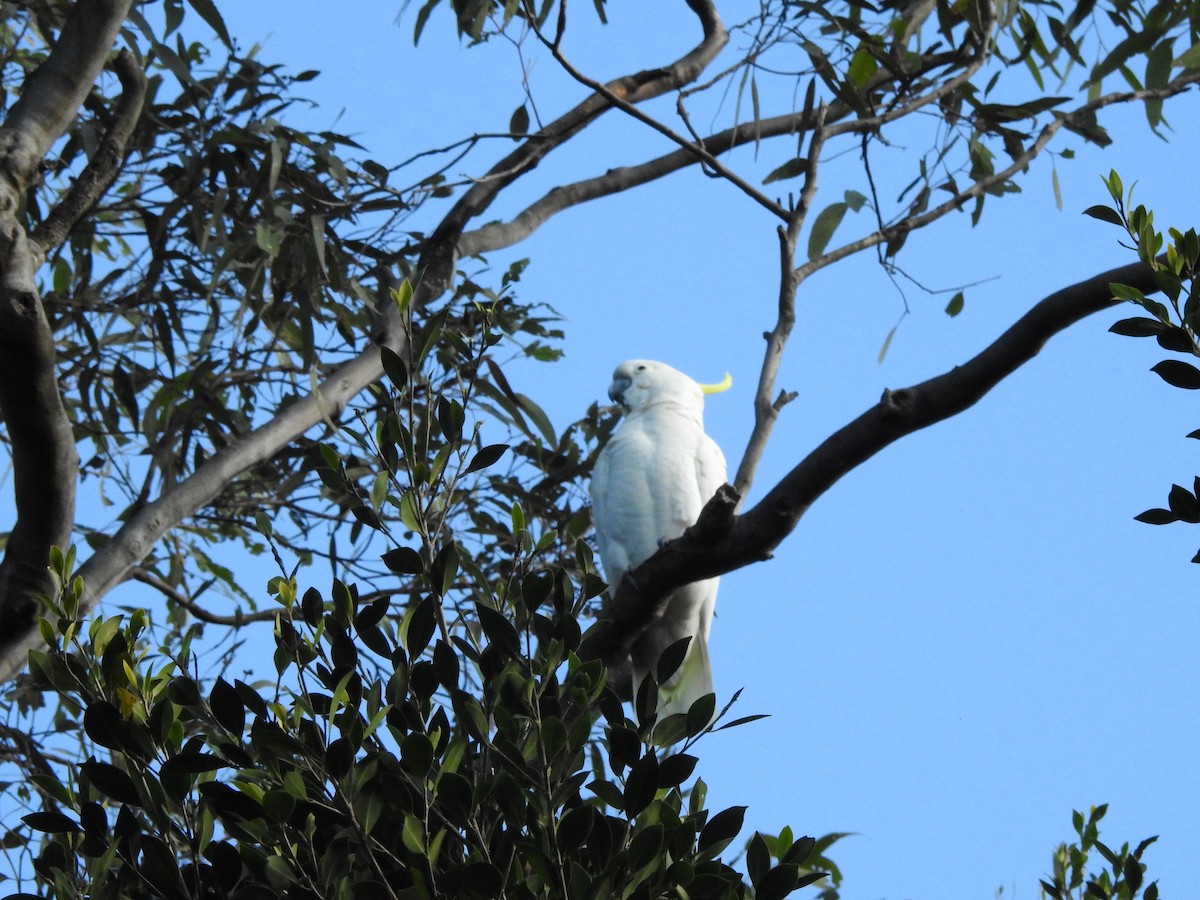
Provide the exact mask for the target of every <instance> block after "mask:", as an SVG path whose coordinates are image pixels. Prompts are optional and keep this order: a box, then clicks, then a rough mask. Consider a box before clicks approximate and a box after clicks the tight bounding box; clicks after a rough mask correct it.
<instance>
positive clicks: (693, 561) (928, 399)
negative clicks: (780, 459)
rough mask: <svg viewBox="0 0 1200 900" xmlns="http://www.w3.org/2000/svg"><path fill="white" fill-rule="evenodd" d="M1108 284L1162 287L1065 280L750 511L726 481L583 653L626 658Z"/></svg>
mask: <svg viewBox="0 0 1200 900" xmlns="http://www.w3.org/2000/svg"><path fill="white" fill-rule="evenodd" d="M1112 283H1120V284H1128V285H1131V286H1133V287H1136V288H1138V289H1139V290H1141V291H1142V292H1144V293H1147V294H1151V293H1154V292H1156V291H1157V290H1158V288H1157V286H1156V285H1155V282H1154V277H1153V273H1152V271H1151V268H1150V266H1148V265H1147V264H1145V263H1142V262H1137V263H1132V264H1130V265H1127V266H1122V267H1121V268H1119V269H1112V270H1110V271H1108V272H1103V273H1101V274H1099V275H1096V276H1094V277H1092V278H1089V279H1087V280H1086V281H1082V282H1079V283H1078V284H1074V285H1071V286H1070V287H1067V288H1063V289H1062V290H1060V291H1057V292H1055V293H1053V294H1051V295H1050V296H1048V297H1046V298H1045V299H1043V300H1041V301H1040V302H1039V303H1037V305H1035V306H1034V307H1033V308H1032V309H1031V310H1030V311H1029V312H1027V313H1026V314H1025V315H1024V316H1022V317H1021V318H1020V319H1019V320H1018V321H1017V322H1016V324H1014V325H1013V326H1012V327H1011V328H1009V329H1008V330H1007V331H1006V332H1004V334H1002V335H1001V336H1000V337H999V338H997V339H996V340H995V341H994V342H993V343H992V344H991V345H989V346H988V347H987V348H986V349H984V350H983V352H981V353H980V354H979V355H978V356H976V357H974V358H973V359H971V360H970V361H968V362H967V363H965V364H963V365H962V366H958V367H956V368H954V369H951V370H950V371H949V372H946V373H944V374H942V375H939V376H937V377H935V378H931V379H930V380H928V381H925V382H922V383H921V384H918V385H915V386H913V387H910V388H902V389H900V390H894V391H893V390H889V391H885V392H884V395H883V397H882V398H881V399H880V401H879V402H878V403H877V404H876V405H875V406H873V407H872V408H871V409H869V410H867V411H866V412H865V413H863V414H862V415H861V416H859V417H858V418H857V419H855V420H854V421H853V422H851V423H850V424H848V425H846V426H845V427H843V428H842V429H841V430H839V431H837V432H836V433H835V434H833V435H831V436H830V437H829V438H827V439H826V440H825V441H824V442H823V443H822V444H821V445H820V446H819V447H817V448H816V449H815V450H813V452H812V453H810V454H809V455H808V456H807V457H806V458H805V459H804V460H803V461H801V462H800V464H799V465H797V466H796V467H795V468H794V469H792V470H791V472H789V473H788V474H787V475H786V476H785V477H784V478H783V479H782V480H781V481H780V482H779V483H778V484H777V485H775V487H774V488H772V489H771V491H770V492H769V493H768V494H767V495H766V496H765V497H763V499H762V500H761V501H759V503H758V504H757V505H755V506H754V508H753V509H751V510H749V511H748V512H746V513H745V514H744V515H742V516H736V517H735V516H734V514H733V512H734V508H735V506H736V504H737V499H738V498H737V495H736V493H735V492H733V491H732V489H730V488H728V487H726V488H724V489H722V491H720V492H718V494H717V496H716V497H714V498H713V500H712V501H710V502H709V504H708V505H707V506H706V507H705V509H704V511H703V512H702V513H701V517H700V522H698V523H697V525H696V526H693V527H692V528H690V529H688V531H687V532H686V533H685V534H684V535H683V536H682V537H680V538H679V539H677V540H674V541H670V542H668V543H667V544H665V545H664V546H663V547H662V548H661V549H660V550H659V551H658V552H657V553H655V554H654V556H652V557H650V558H649V559H648V560H646V561H645V562H644V563H642V564H641V565H640V566H638V567H637V569H635V570H634V571H633V572H631V573H630V574H629V575H628V576H627V577H626V579H625V581H624V582H622V584H621V585H620V588H619V590H618V591H617V593H616V596H615V597H613V598H611V599H610V600H609V602H607V603H606V604H605V607H604V609H603V611H602V613H601V620H600V621H599V622H597V623H596V625H595V626H593V628H592V629H591V630H590V631H589V632H588V635H587V638H586V641H585V644H584V647H583V649H582V653H584V654H585V655H587V656H589V657H592V658H596V657H600V658H605V659H611V660H613V661H614V663H619V662H621V661H622V660H623V658H624V657H625V655H626V654H627V653H628V650H629V647H630V646H631V644H632V642H633V640H634V638H636V637H637V635H638V634H639V633H640V631H641V629H642V628H644V627H645V626H646V625H647V624H648V623H649V622H651V621H652V620H653V619H655V618H656V617H657V616H658V615H660V614H661V610H662V607H663V606H664V603H665V598H666V597H667V595H668V594H669V593H670V592H671V591H672V590H674V589H675V588H678V587H680V586H681V585H684V584H688V583H690V582H693V581H698V580H701V579H704V578H712V577H714V576H717V575H723V574H725V573H726V572H732V571H734V570H735V569H740V568H741V567H743V566H746V565H749V564H751V563H755V562H761V561H763V560H766V559H769V558H770V557H771V555H772V552H773V551H774V549H775V548H776V547H777V546H778V545H779V544H780V543H781V542H782V541H783V540H784V539H785V538H786V537H787V536H788V535H789V534H791V532H792V531H793V530H794V529H795V527H796V525H797V523H798V522H799V521H800V518H801V517H802V516H803V515H804V513H805V512H806V511H807V510H808V508H809V507H810V506H811V505H812V504H813V503H814V502H815V501H816V500H817V498H818V497H820V496H821V495H822V494H824V493H825V492H826V491H827V490H829V489H830V488H831V487H832V486H833V485H834V484H835V483H837V481H838V480H839V479H840V478H841V477H842V476H843V475H845V474H846V473H847V472H849V471H851V470H852V469H854V468H856V467H857V466H859V465H861V464H862V463H863V462H865V461H866V460H868V459H870V458H871V457H872V456H874V455H875V454H876V453H878V452H879V451H880V450H882V449H884V448H885V447H887V446H889V445H890V444H892V443H894V442H895V441H897V440H899V439H900V438H902V437H904V436H905V435H908V434H912V433H913V432H914V431H918V430H920V429H922V428H926V427H928V426H929V425H933V424H934V423H936V422H940V421H942V420H944V419H948V418H950V417H951V416H955V415H957V414H958V413H960V412H962V411H964V410H966V409H967V408H969V407H970V406H972V405H974V404H975V403H976V402H978V401H979V400H980V399H981V398H982V397H983V396H984V395H985V394H986V393H987V392H988V391H990V390H991V389H992V388H993V387H995V386H996V385H997V384H999V383H1000V382H1001V381H1003V380H1004V379H1005V378H1007V377H1008V376H1009V375H1011V374H1012V373H1013V372H1015V371H1016V370H1017V369H1018V368H1019V367H1020V366H1021V365H1023V364H1024V363H1026V362H1028V361H1029V360H1030V359H1032V358H1033V357H1034V356H1036V355H1037V353H1038V352H1039V351H1040V350H1041V348H1042V347H1043V346H1044V345H1045V343H1046V341H1048V340H1049V339H1050V338H1051V337H1053V336H1054V335H1055V334H1057V333H1058V332H1060V331H1062V330H1063V329H1065V328H1067V327H1068V326H1070V325H1072V324H1074V323H1075V322H1078V321H1079V320H1081V319H1083V318H1085V317H1087V316H1090V315H1091V314H1093V313H1095V312H1099V311H1100V310H1103V309H1108V308H1109V307H1111V306H1113V305H1114V304H1116V303H1117V302H1119V301H1116V300H1114V299H1113V296H1112V292H1111V290H1110V289H1109V285H1110V284H1112Z"/></svg>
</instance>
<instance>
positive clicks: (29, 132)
mask: <svg viewBox="0 0 1200 900" xmlns="http://www.w3.org/2000/svg"><path fill="white" fill-rule="evenodd" d="M131 3H132V0H88V2H86V3H76V4H74V5H73V7H72V9H71V13H70V16H69V17H68V18H67V21H66V23H65V24H64V25H63V30H62V33H61V34H60V35H59V37H58V40H57V41H56V42H55V44H54V49H53V50H52V51H51V52H50V55H49V56H48V57H47V58H46V61H45V62H44V63H42V64H41V65H40V66H38V68H37V69H35V70H34V71H33V73H32V74H30V76H29V78H28V79H26V81H25V84H24V85H23V86H22V88H21V96H20V98H19V99H18V100H17V102H16V103H15V104H13V107H12V109H11V110H10V111H9V113H8V116H7V118H6V119H5V121H4V125H3V127H0V180H2V181H4V182H6V184H4V186H3V189H0V215H11V214H12V213H13V212H14V211H15V210H16V208H17V204H18V202H19V200H20V197H21V194H22V192H23V191H24V189H25V188H26V187H28V186H29V185H30V184H31V183H32V182H33V179H34V177H35V176H36V174H37V167H38V166H39V165H40V164H41V162H42V160H43V159H44V158H45V156H46V154H47V153H49V152H50V148H51V147H52V146H53V145H54V142H55V141H57V140H58V139H59V138H60V137H62V136H63V135H64V134H65V133H66V131H67V129H68V128H69V127H70V126H71V123H72V122H73V121H75V116H76V114H77V113H78V111H79V107H80V106H81V105H82V103H83V101H84V99H85V98H86V97H87V95H88V93H89V92H90V91H91V89H92V85H94V84H95V83H96V78H97V77H98V76H99V75H100V70H101V69H103V68H104V63H105V61H106V60H107V59H108V54H109V51H110V50H111V49H112V45H113V42H114V41H115V40H116V38H117V32H118V31H119V30H120V28H121V23H123V22H124V21H125V16H126V15H127V14H128V13H129V7H130V5H131Z"/></svg>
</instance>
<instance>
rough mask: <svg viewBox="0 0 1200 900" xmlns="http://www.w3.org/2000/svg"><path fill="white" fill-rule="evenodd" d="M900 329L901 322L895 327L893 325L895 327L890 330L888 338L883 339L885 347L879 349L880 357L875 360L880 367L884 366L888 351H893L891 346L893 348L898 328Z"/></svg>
mask: <svg viewBox="0 0 1200 900" xmlns="http://www.w3.org/2000/svg"><path fill="white" fill-rule="evenodd" d="M899 327H900V323H899V322H897V323H896V324H895V325H893V326H892V327H891V328H890V329H889V330H888V333H887V337H885V338H884V339H883V346H882V347H880V348H879V356H878V357H876V359H875V362H876V363H877V364H878V365H883V359H884V357H885V356H887V353H888V350H890V349H891V346H892V338H894V337H895V336H896V329H897V328H899Z"/></svg>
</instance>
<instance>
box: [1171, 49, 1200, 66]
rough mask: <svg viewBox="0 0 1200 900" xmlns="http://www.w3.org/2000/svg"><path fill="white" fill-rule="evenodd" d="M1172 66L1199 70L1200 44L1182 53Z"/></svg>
mask: <svg viewBox="0 0 1200 900" xmlns="http://www.w3.org/2000/svg"><path fill="white" fill-rule="evenodd" d="M1171 65H1172V66H1175V67H1176V68H1180V69H1198V68H1200V43H1198V44H1192V46H1190V47H1188V48H1187V49H1186V50H1184V51H1183V52H1182V53H1180V54H1179V55H1178V56H1177V57H1175V59H1174V60H1172V61H1171Z"/></svg>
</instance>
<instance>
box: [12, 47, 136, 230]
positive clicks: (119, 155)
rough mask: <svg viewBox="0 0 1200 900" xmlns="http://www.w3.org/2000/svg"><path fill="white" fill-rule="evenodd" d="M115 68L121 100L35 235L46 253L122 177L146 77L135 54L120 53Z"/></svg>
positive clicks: (124, 51) (125, 51)
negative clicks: (122, 167)
mask: <svg viewBox="0 0 1200 900" xmlns="http://www.w3.org/2000/svg"><path fill="white" fill-rule="evenodd" d="M113 68H114V69H115V70H116V72H117V77H118V78H119V79H120V80H121V87H122V89H123V90H122V93H121V100H120V102H119V103H118V104H117V109H116V113H115V115H114V117H113V120H112V123H111V124H110V125H109V127H108V130H107V131H106V132H105V134H104V137H103V139H101V141H100V145H99V146H98V147H97V148H96V152H95V153H94V154H93V155H92V158H91V159H90V160H88V163H87V165H86V166H84V167H83V171H82V172H80V173H79V177H78V178H77V179H75V182H74V184H72V185H71V188H70V190H69V191H67V195H66V196H65V197H63V199H62V202H60V203H59V204H58V205H57V206H56V207H54V209H53V210H52V211H51V213H50V215H48V216H46V218H45V220H44V221H43V222H42V223H41V224H40V225H39V226H38V227H37V229H36V230H35V231H34V232H33V242H34V243H35V244H37V245H38V246H39V247H40V248H41V250H42V252H43V253H45V251H47V250H49V249H50V248H51V247H57V246H58V245H59V244H61V243H62V242H63V240H64V239H65V238H66V236H67V233H68V232H69V231H70V230H71V229H72V228H73V227H74V225H75V223H76V222H78V221H79V220H80V219H81V218H82V217H83V215H84V213H86V212H87V211H88V210H89V209H91V208H92V206H93V205H94V204H95V203H96V201H98V200H99V199H100V198H101V197H102V196H103V195H104V192H105V191H107V190H108V189H109V187H110V186H111V185H112V183H113V181H114V180H115V179H116V177H117V175H118V174H120V171H121V164H122V162H124V159H125V149H126V146H127V145H128V143H129V136H130V135H131V134H133V129H134V127H135V126H136V125H137V121H138V117H139V116H140V115H141V112H142V101H143V100H144V99H145V97H146V76H145V73H143V72H142V67H141V66H139V65H138V63H137V60H135V59H134V58H133V54H132V53H130V52H129V51H128V50H124V49H123V50H121V52H120V53H118V54H117V56H116V59H115V60H114V61H113Z"/></svg>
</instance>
